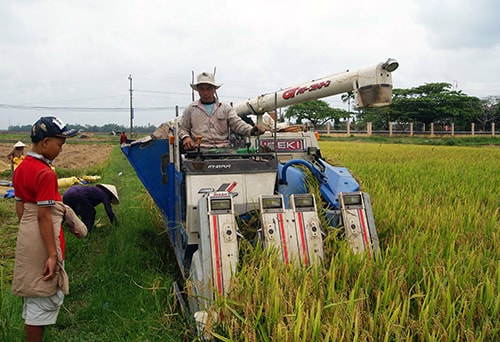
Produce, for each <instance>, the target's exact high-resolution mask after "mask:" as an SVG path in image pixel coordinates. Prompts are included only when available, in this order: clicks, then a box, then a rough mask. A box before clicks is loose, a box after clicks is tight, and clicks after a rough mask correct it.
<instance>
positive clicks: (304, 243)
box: [297, 212, 309, 266]
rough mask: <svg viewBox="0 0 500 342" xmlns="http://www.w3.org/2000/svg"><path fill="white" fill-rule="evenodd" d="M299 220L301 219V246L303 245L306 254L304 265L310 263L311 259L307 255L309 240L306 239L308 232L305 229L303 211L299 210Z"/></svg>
mask: <svg viewBox="0 0 500 342" xmlns="http://www.w3.org/2000/svg"><path fill="white" fill-rule="evenodd" d="M297 216H298V221H299V231H300V242H301V244H300V247H302V253H303V254H304V266H307V265H309V259H308V255H307V241H306V236H305V235H306V232H305V229H304V222H303V217H302V213H301V212H298V213H297Z"/></svg>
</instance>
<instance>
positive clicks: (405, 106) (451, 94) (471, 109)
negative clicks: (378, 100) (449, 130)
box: [362, 83, 484, 130]
mask: <svg viewBox="0 0 500 342" xmlns="http://www.w3.org/2000/svg"><path fill="white" fill-rule="evenodd" d="M483 113H484V111H483V107H482V104H481V100H480V99H478V98H477V97H472V96H468V95H466V94H463V93H462V92H461V91H456V90H452V85H451V84H449V83H426V84H424V85H421V86H418V87H414V88H410V89H394V91H393V98H392V104H391V105H390V106H389V107H385V108H369V109H365V110H364V114H363V115H362V120H363V121H364V122H367V121H372V122H377V123H378V124H381V125H382V126H383V128H387V127H388V124H389V122H396V123H398V124H399V125H400V126H401V127H403V128H405V127H406V125H407V124H409V123H411V122H413V123H424V124H430V123H434V124H437V125H438V127H439V126H445V125H450V124H452V123H454V124H455V126H456V128H457V129H463V130H465V129H467V125H470V123H471V122H473V121H474V119H475V118H477V117H478V116H481V115H482V114H483ZM374 118H377V119H378V120H373V119H374ZM377 128H381V127H377ZM469 128H470V127H469Z"/></svg>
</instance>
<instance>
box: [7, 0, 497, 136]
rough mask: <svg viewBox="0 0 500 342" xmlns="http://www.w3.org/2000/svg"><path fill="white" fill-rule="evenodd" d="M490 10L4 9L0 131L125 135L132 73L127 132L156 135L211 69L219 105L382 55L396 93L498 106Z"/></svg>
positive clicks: (157, 5)
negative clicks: (44, 124) (431, 90)
mask: <svg viewBox="0 0 500 342" xmlns="http://www.w3.org/2000/svg"><path fill="white" fill-rule="evenodd" d="M498 13H500V1H497V0H475V1H470V0H441V1H435V0H384V1H373V0H357V1H339V0H308V1H304V0H251V1H246V0H211V1H199V0H185V1H180V0H175V1H173V0H134V1H129V0H126V1H125V0H124V1H118V0H84V1H82V0H79V1H76V0H1V1H0V27H1V31H0V53H1V55H0V129H7V128H8V126H9V125H26V124H32V123H33V122H34V121H36V120H37V119H38V118H39V117H40V116H43V115H55V116H58V117H60V118H61V119H62V120H63V121H65V122H66V123H68V124H70V125H71V124H77V123H78V124H83V125H85V124H89V125H104V124H106V123H116V124H120V125H124V126H126V127H128V126H129V125H130V112H129V111H128V108H129V102H130V97H129V87H130V83H129V79H128V77H129V75H131V76H132V88H133V105H134V107H135V117H134V125H139V126H145V125H148V124H151V125H156V126H158V125H159V124H160V123H162V122H164V121H168V120H169V119H171V118H173V117H174V116H175V106H176V105H177V106H179V108H180V110H181V111H182V109H183V108H184V106H186V105H187V104H188V103H189V102H191V89H190V87H189V83H190V82H191V77H192V72H194V73H195V74H198V73H200V72H202V71H213V70H214V67H215V68H216V79H217V81H218V82H220V83H223V86H222V87H221V88H220V89H219V91H218V94H219V97H220V98H221V100H222V101H224V102H234V103H236V102H239V101H242V100H244V99H247V98H253V97H255V96H258V95H260V94H263V93H270V92H274V91H277V90H280V89H282V88H287V87H290V86H293V85H297V84H300V83H302V82H306V81H310V80H312V79H317V78H321V77H324V76H328V75H330V74H334V73H337V72H341V71H344V70H347V69H350V70H354V69H357V68H361V67H365V66H370V65H374V64H377V63H379V62H383V61H385V60H387V58H389V57H391V58H395V59H397V60H398V62H399V65H400V66H399V68H398V69H397V70H396V71H395V72H394V73H393V83H394V87H395V88H411V87H416V86H419V85H423V84H425V83H430V82H447V83H450V84H453V86H454V87H456V88H457V90H461V91H462V92H463V93H465V94H467V95H471V96H477V97H480V98H482V97H486V96H490V95H495V96H497V95H500V21H499V20H498ZM324 100H325V101H327V102H328V103H330V104H331V105H332V106H334V107H339V108H344V109H347V108H346V105H345V104H344V103H342V101H341V100H340V95H336V96H332V97H329V98H325V99H324ZM75 108H82V110H78V111H77V110H75ZM155 108H158V109H155Z"/></svg>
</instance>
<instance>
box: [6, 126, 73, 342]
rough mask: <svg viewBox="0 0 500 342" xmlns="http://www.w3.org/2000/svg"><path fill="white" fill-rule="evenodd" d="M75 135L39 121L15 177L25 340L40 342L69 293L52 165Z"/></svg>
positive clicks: (15, 285)
mask: <svg viewBox="0 0 500 342" xmlns="http://www.w3.org/2000/svg"><path fill="white" fill-rule="evenodd" d="M76 134H77V132H76V131H75V130H74V129H69V128H68V127H67V126H66V125H65V124H64V123H63V122H62V121H61V120H60V119H58V118H56V117H41V118H40V119H39V120H38V121H37V122H35V124H34V125H33V126H32V129H31V141H32V142H33V146H32V150H31V151H30V152H28V154H27V155H26V157H25V158H24V160H23V162H22V163H21V164H20V165H19V166H18V167H17V168H16V169H15V171H14V175H13V179H12V183H13V186H14V195H15V199H16V213H17V216H18V218H19V232H18V235H17V243H16V256H15V261H14V277H13V280H12V292H13V294H14V295H18V296H22V297H23V303H24V305H23V319H24V320H25V329H26V340H27V341H42V339H43V333H44V330H45V326H46V325H51V324H55V322H56V320H57V316H58V313H59V309H60V307H61V305H62V302H63V299H64V295H65V294H68V291H69V283H68V277H67V275H66V272H65V271H64V265H63V261H64V235H63V231H62V221H63V218H64V215H65V212H66V210H65V207H64V205H63V204H62V202H61V195H60V194H59V191H58V187H57V175H56V174H55V172H54V171H53V170H52V168H51V167H50V164H51V163H52V160H54V159H55V158H56V157H57V156H58V155H59V153H60V152H61V150H62V145H63V144H64V143H65V142H66V138H70V137H73V136H75V135H76Z"/></svg>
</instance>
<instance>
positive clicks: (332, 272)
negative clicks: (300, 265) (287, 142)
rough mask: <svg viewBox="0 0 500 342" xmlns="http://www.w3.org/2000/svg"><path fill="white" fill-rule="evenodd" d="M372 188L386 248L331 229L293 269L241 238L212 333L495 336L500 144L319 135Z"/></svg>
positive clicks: (499, 281)
mask: <svg viewBox="0 0 500 342" xmlns="http://www.w3.org/2000/svg"><path fill="white" fill-rule="evenodd" d="M321 151H322V155H323V157H324V158H325V159H326V160H327V161H328V162H330V163H331V164H333V165H341V166H345V167H347V168H348V169H349V170H350V171H351V172H352V174H353V175H354V176H355V178H357V179H358V180H359V182H360V184H361V185H362V190H363V191H366V192H368V193H369V194H370V196H371V201H372V205H373V210H374V215H375V222H376V225H377V231H378V234H379V239H380V246H381V250H382V257H381V258H380V259H379V260H377V261H373V260H371V259H367V258H365V257H363V256H359V255H354V254H353V253H350V250H349V246H348V245H347V243H346V242H345V241H343V240H341V239H338V238H337V237H336V234H335V231H333V230H331V229H329V228H327V230H329V234H328V236H327V238H326V239H325V261H324V264H323V265H322V266H320V267H310V268H306V269H294V268H293V267H292V268H290V267H287V266H284V265H283V264H281V263H280V262H278V261H276V260H275V258H273V256H272V255H270V256H264V257H263V253H262V252H261V251H260V250H259V247H258V246H257V248H253V247H252V246H249V245H246V244H245V242H243V244H242V247H241V248H242V250H243V252H242V253H241V254H242V262H241V263H240V265H241V269H240V270H239V272H238V274H237V275H236V277H235V278H234V281H233V284H232V289H231V293H230V295H229V296H228V297H227V298H219V299H218V300H217V302H216V303H215V304H214V307H213V312H219V316H220V317H221V319H220V323H214V324H213V325H210V324H209V325H208V326H207V327H206V332H207V333H208V334H209V335H212V336H214V337H216V338H218V339H219V340H222V341H494V340H500V296H499V289H500V271H499V266H500V245H499V240H500V239H499V234H500V222H499V221H500V209H499V207H500V148H498V147H481V148H477V147H455V146H418V145H395V144H373V143H372V144H367V143H356V142H322V143H321Z"/></svg>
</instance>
